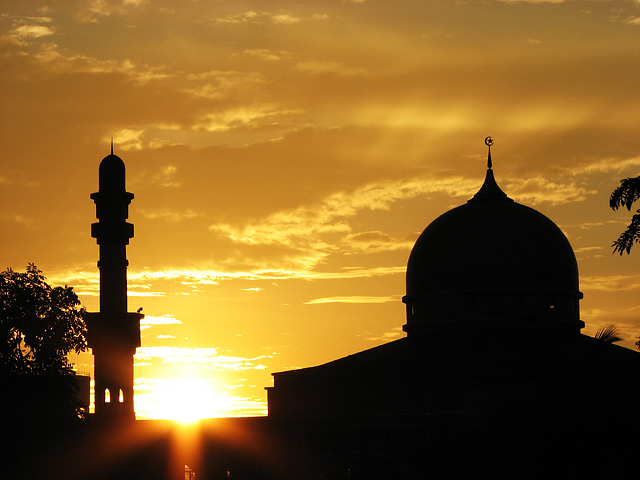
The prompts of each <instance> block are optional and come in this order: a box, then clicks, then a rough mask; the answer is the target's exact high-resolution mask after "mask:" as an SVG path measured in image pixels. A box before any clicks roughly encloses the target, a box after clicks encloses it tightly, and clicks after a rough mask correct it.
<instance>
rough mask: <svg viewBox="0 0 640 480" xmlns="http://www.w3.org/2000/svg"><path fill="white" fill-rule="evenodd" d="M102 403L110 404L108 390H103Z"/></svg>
mask: <svg viewBox="0 0 640 480" xmlns="http://www.w3.org/2000/svg"><path fill="white" fill-rule="evenodd" d="M104 403H111V392H110V391H109V389H108V388H105V389H104Z"/></svg>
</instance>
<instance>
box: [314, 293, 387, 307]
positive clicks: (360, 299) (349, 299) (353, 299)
mask: <svg viewBox="0 0 640 480" xmlns="http://www.w3.org/2000/svg"><path fill="white" fill-rule="evenodd" d="M397 301H398V297H370V296H363V295H352V296H343V297H323V298H315V299H313V300H309V301H308V302H305V303H304V304H305V305H318V304H324V303H387V302H397Z"/></svg>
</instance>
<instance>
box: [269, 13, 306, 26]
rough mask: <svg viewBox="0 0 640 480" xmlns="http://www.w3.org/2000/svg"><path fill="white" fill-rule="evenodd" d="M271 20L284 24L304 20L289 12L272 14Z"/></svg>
mask: <svg viewBox="0 0 640 480" xmlns="http://www.w3.org/2000/svg"><path fill="white" fill-rule="evenodd" d="M271 21H272V22H273V23H284V24H289V25H291V24H294V23H300V22H301V21H302V19H301V18H300V17H294V16H293V15H290V14H288V13H284V14H279V15H272V16H271Z"/></svg>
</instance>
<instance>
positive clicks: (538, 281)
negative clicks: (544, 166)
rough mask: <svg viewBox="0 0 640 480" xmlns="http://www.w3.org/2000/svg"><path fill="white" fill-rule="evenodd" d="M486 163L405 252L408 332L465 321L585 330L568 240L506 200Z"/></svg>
mask: <svg viewBox="0 0 640 480" xmlns="http://www.w3.org/2000/svg"><path fill="white" fill-rule="evenodd" d="M489 155H490V154H489ZM490 158H491V157H490V156H489V168H488V170H487V175H486V178H485V182H484V184H483V185H482V188H480V190H479V191H478V193H476V195H475V196H474V197H473V198H472V199H470V200H469V201H468V202H467V203H466V204H464V205H461V206H459V207H457V208H454V209H452V210H450V211H448V212H446V213H444V214H443V215H441V216H440V217H438V218H437V219H436V220H434V221H433V222H432V223H431V224H430V225H429V226H428V227H427V228H426V229H425V230H424V232H422V234H421V235H420V237H419V238H418V240H417V241H416V243H415V245H414V247H413V250H412V251H411V255H410V256H409V261H408V264H407V294H406V296H405V297H404V298H403V302H405V303H406V304H407V324H406V325H405V326H404V329H405V331H407V334H408V335H412V334H413V333H417V332H423V331H425V330H429V329H430V328H431V327H435V326H439V327H442V326H451V325H454V324H469V322H472V323H476V324H478V323H483V322H484V323H489V322H490V323H494V324H495V323H496V322H498V323H500V324H502V325H504V323H505V322H506V323H512V324H518V323H519V324H522V323H528V324H530V323H531V322H533V323H537V324H545V325H551V326H559V327H561V328H567V327H568V328H569V329H570V330H574V331H575V330H577V331H579V329H580V328H582V326H583V325H584V324H583V323H582V322H581V321H580V319H579V308H578V301H579V299H580V298H582V294H581V293H580V291H579V287H578V266H577V262H576V257H575V255H574V253H573V249H572V248H571V245H570V244H569V241H568V240H567V238H566V237H565V235H564V234H563V233H562V231H561V230H560V228H558V226H557V225H555V223H553V222H552V221H551V220H549V218H547V217H546V216H544V215H543V214H541V213H540V212H538V211H536V210H534V209H532V208H530V207H527V206H525V205H521V204H519V203H516V202H514V201H513V200H512V199H510V198H509V197H507V195H506V194H505V193H504V192H503V191H502V190H501V189H500V188H499V187H498V185H497V183H496V181H495V178H494V175H493V170H492V169H491V163H490V162H491V160H490Z"/></svg>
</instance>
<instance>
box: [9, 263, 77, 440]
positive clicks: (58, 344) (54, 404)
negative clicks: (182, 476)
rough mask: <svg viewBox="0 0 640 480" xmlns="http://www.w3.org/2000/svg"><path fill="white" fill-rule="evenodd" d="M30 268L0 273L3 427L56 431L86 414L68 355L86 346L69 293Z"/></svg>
mask: <svg viewBox="0 0 640 480" xmlns="http://www.w3.org/2000/svg"><path fill="white" fill-rule="evenodd" d="M45 280H46V278H45V277H44V275H43V274H42V271H40V270H39V269H38V267H36V266H35V265H34V264H29V265H28V266H27V271H26V273H19V272H14V271H13V270H11V269H8V270H5V271H4V272H0V382H2V395H1V396H0V409H1V411H2V413H3V416H4V418H5V424H7V425H8V424H13V423H19V424H20V425H21V426H22V427H24V426H25V425H36V424H37V425H39V426H40V427H39V428H40V429H42V428H43V427H45V426H50V427H51V428H52V429H59V428H60V425H61V422H62V423H64V424H65V425H68V423H69V422H74V421H77V420H78V418H81V417H82V416H83V414H84V412H83V411H82V409H81V405H80V403H79V401H78V399H77V395H76V393H77V390H78V385H77V382H76V380H75V375H74V374H73V371H72V365H71V363H70V362H69V360H68V358H67V355H68V354H69V353H70V352H72V351H75V352H76V353H80V352H81V351H83V350H86V348H87V341H86V339H85V333H86V326H85V323H84V319H83V316H84V311H85V310H84V308H82V307H81V306H80V301H79V300H78V297H77V295H76V294H75V293H74V292H73V289H72V288H71V287H68V286H64V287H51V286H50V285H48V284H47V282H46V281H45Z"/></svg>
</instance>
